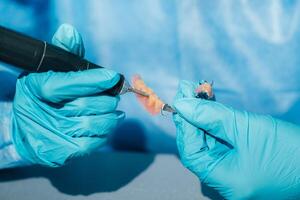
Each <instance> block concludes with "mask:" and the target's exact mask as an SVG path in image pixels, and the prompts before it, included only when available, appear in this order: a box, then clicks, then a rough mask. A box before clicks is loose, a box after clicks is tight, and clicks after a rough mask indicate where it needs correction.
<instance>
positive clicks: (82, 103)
mask: <svg viewBox="0 0 300 200" xmlns="http://www.w3.org/2000/svg"><path fill="white" fill-rule="evenodd" d="M119 101H120V97H119V96H117V97H112V96H105V95H101V96H91V97H80V98H77V99H75V100H73V101H70V102H68V103H65V104H64V106H63V107H62V108H60V109H58V110H57V112H59V113H60V114H61V115H63V116H66V117H78V116H84V115H100V114H105V113H109V112H113V111H115V110H116V108H117V106H118V103H119Z"/></svg>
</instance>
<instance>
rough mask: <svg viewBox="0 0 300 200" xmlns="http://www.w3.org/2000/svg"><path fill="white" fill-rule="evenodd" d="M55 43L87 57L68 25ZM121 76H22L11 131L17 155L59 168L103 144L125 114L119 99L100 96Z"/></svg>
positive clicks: (96, 72)
mask: <svg viewBox="0 0 300 200" xmlns="http://www.w3.org/2000/svg"><path fill="white" fill-rule="evenodd" d="M52 41H53V44H55V45H57V46H60V47H62V48H64V49H66V50H69V51H71V52H73V53H75V54H78V55H80V56H83V55H84V47H83V42H82V39H81V36H80V35H79V33H78V32H77V31H76V30H75V29H74V28H73V27H72V26H70V25H63V26H61V27H60V28H59V29H58V31H57V32H56V34H55V35H54V37H53V40H52ZM119 78H120V77H119V75H118V74H117V73H116V72H114V71H111V70H108V69H92V70H86V71H80V72H68V73H62V72H60V73H55V72H52V71H49V72H46V73H32V74H29V75H27V76H24V77H22V78H19V79H18V81H17V85H16V94H15V97H14V102H13V114H12V121H13V125H12V130H11V136H12V138H13V142H14V144H15V146H16V149H17V152H18V153H19V154H20V155H21V157H22V158H24V159H26V160H28V161H30V162H31V163H37V164H42V165H47V166H53V167H55V166H60V165H63V164H64V163H65V162H66V161H67V160H69V159H71V158H73V157H77V156H81V155H84V154H87V153H89V152H91V151H93V150H95V149H97V148H98V147H100V146H102V145H103V144H104V143H105V141H106V138H107V134H109V133H110V132H111V131H112V129H113V128H114V127H115V126H116V125H117V123H118V122H119V121H120V120H122V119H123V118H124V113H123V112H120V111H116V110H115V109H116V107H117V104H118V101H119V97H111V96H106V95H99V93H101V92H102V91H104V90H107V89H109V88H111V87H113V86H114V85H115V84H116V83H117V82H118V80H119Z"/></svg>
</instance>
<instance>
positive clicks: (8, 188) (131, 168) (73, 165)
mask: <svg viewBox="0 0 300 200" xmlns="http://www.w3.org/2000/svg"><path fill="white" fill-rule="evenodd" d="M0 199H1V200H20V199H22V200H35V199H38V200H48V199H55V200H61V199H75V200H81V199H82V200H83V199H85V200H92V199H97V200H98V199H103V200H117V199H120V200H126V199H130V200H135V199H139V200H140V199H143V200H152V199H159V200H164V199H167V200H169V199H170V200H186V199H188V200H193V199H195V200H196V199H197V200H202V199H220V198H219V197H218V195H217V194H216V193H215V192H214V191H212V190H211V189H209V188H208V187H207V186H201V183H200V182H199V180H198V178H197V177H196V176H194V175H193V174H192V173H190V172H189V171H188V170H187V169H185V168H184V167H183V166H182V164H181V163H180V161H179V159H178V158H177V157H176V156H175V155H170V154H145V153H136V152H96V153H94V154H91V155H89V156H87V157H83V158H79V159H75V160H72V161H70V163H68V164H67V165H65V166H63V167H60V168H47V167H41V166H28V167H23V168H15V169H6V170H0Z"/></svg>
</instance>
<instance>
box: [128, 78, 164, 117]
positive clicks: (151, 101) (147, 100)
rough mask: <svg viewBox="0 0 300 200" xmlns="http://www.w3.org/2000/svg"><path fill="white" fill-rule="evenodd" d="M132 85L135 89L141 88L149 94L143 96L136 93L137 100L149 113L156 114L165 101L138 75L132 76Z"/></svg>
mask: <svg viewBox="0 0 300 200" xmlns="http://www.w3.org/2000/svg"><path fill="white" fill-rule="evenodd" d="M132 85H133V87H134V88H135V89H138V90H141V91H143V92H145V93H147V94H148V95H149V96H148V97H145V96H142V95H138V94H136V97H137V99H138V101H139V102H140V103H141V104H142V105H143V106H144V108H145V109H146V110H147V111H148V112H149V113H151V114H152V115H156V114H158V113H160V112H161V110H162V108H163V106H164V104H165V103H164V102H163V101H162V100H161V99H160V98H159V97H158V96H157V95H156V94H155V93H154V92H153V90H152V89H151V88H149V87H148V86H147V85H146V84H145V82H144V81H143V80H142V78H141V77H140V76H139V75H135V76H133V78H132Z"/></svg>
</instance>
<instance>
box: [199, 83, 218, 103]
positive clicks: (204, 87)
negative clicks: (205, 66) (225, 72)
mask: <svg viewBox="0 0 300 200" xmlns="http://www.w3.org/2000/svg"><path fill="white" fill-rule="evenodd" d="M212 86H213V82H211V83H208V82H207V81H200V82H199V85H198V87H197V88H196V90H195V97H196V98H201V99H207V100H213V101H214V100H215V94H214V92H213V88H212Z"/></svg>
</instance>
